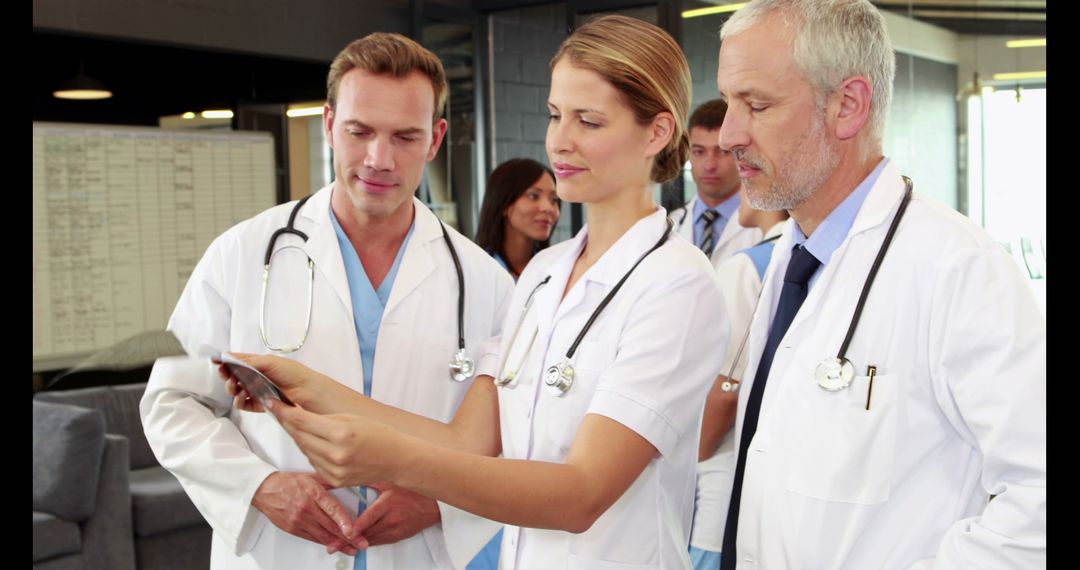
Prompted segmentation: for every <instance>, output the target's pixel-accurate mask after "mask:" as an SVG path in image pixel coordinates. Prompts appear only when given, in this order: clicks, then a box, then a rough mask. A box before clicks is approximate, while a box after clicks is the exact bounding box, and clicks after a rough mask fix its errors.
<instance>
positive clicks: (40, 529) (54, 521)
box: [34, 511, 82, 562]
mask: <svg viewBox="0 0 1080 570" xmlns="http://www.w3.org/2000/svg"><path fill="white" fill-rule="evenodd" d="M81 550H82V540H81V539H80V536H79V525H78V524H77V523H73V522H71V521H66V520H63V519H60V518H57V517H56V516H54V515H50V514H48V513H39V512H37V511H34V561H35V562H37V561H38V560H45V559H47V558H53V557H54V556H60V555H63V554H73V553H78V552H79V551H81Z"/></svg>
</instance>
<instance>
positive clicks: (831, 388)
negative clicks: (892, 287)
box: [720, 176, 914, 392]
mask: <svg viewBox="0 0 1080 570" xmlns="http://www.w3.org/2000/svg"><path fill="white" fill-rule="evenodd" d="M903 178H904V197H903V199H901V200H900V207H899V208H898V209H897V210H896V215H895V216H893V219H892V223H891V224H889V231H888V232H886V234H885V241H883V242H882V243H881V247H880V248H878V253H877V257H876V258H875V259H874V264H873V265H871V266H870V272H869V273H868V274H867V275H866V280H865V281H864V282H863V288H862V293H860V294H859V300H858V302H857V303H856V304H855V314H853V315H852V316H851V322H850V323H849V324H848V330H847V335H846V336H845V337H844V342H843V343H842V344H841V345H840V352H839V354H837V355H836V356H835V357H826V358H825V359H824V360H822V361H821V363H820V364H818V366H817V368H816V369H815V370H814V380H815V381H816V382H817V385H818V387H820V388H821V389H822V390H825V391H827V392H838V391H840V390H843V389H845V388H847V387H848V386H851V382H852V381H853V380H854V379H855V367H854V366H853V365H852V364H851V361H850V360H848V359H847V357H846V356H845V354H847V349H848V346H849V345H850V344H851V339H852V337H853V336H855V327H856V326H858V324H859V317H861V316H862V310H863V307H864V306H865V305H866V297H867V295H869V294H870V286H871V285H873V283H874V278H875V277H877V272H878V269H879V268H880V267H881V261H882V260H883V259H884V258H885V252H886V251H888V250H889V245H890V244H891V243H892V239H893V235H894V234H895V233H896V227H897V226H898V225H900V218H902V217H903V216H904V211H905V210H907V205H908V202H910V201H911V193H912V189H913V188H914V183H912V181H911V179H910V178H908V177H907V176H904V177H903ZM762 289H764V288H762ZM760 301H761V293H760V292H759V293H758V303H759V304H760ZM754 313H757V305H755V306H754ZM753 320H754V319H753V316H751V318H750V322H751V325H752V324H753ZM749 337H750V325H748V326H747V329H746V334H745V335H743V339H742V342H741V343H740V344H739V350H738V351H737V352H736V353H735V359H734V360H733V361H732V362H731V368H730V369H729V370H728V374H727V380H725V381H724V382H723V383H721V384H720V389H721V390H723V391H725V392H734V391H736V390H738V389H739V385H740V382H739V381H737V380H732V379H731V375H732V373H734V372H735V365H736V363H738V361H739V357H740V356H742V351H743V349H744V348H745V347H746V341H747V339H748V338H749Z"/></svg>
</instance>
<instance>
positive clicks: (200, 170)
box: [33, 122, 277, 372]
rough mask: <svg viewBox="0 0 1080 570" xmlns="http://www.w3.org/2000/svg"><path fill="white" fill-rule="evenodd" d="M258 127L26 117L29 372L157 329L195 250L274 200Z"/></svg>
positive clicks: (267, 144) (268, 152) (268, 154)
mask: <svg viewBox="0 0 1080 570" xmlns="http://www.w3.org/2000/svg"><path fill="white" fill-rule="evenodd" d="M273 145H274V141H273V138H272V137H271V135H270V134H269V133H256V132H244V133H237V132H226V131H216V132H208V131H195V130H190V131H189V130H175V131H167V130H162V129H158V128H151V127H117V126H103V125H76V124H63V123H43V122H35V123H34V205H33V213H34V222H33V224H34V226H33V227H34V236H33V239H34V277H33V279H34V291H33V294H34V325H33V342H34V371H35V372H37V371H39V370H49V369H56V368H65V367H68V366H71V365H73V364H74V363H75V362H77V361H78V360H80V359H82V358H83V357H85V356H88V355H89V354H92V353H93V352H95V351H98V350H100V349H103V348H106V347H108V346H110V345H112V344H114V343H116V342H118V341H120V340H123V339H125V338H127V337H130V336H132V335H135V334H138V333H141V332H145V331H150V330H158V329H163V328H165V325H166V322H167V321H168V318H169V315H170V314H171V313H172V310H173V307H174V306H175V305H176V301H177V300H178V299H179V298H180V292H181V291H183V289H184V285H185V284H186V283H187V279H188V276H189V275H191V271H192V270H193V269H194V268H195V264H196V263H197V262H198V260H199V259H200V258H201V257H202V254H203V252H204V251H206V248H207V247H208V246H209V245H210V242H211V241H213V239H214V238H215V237H217V236H218V235H219V234H220V233H222V232H223V231H225V230H226V229H228V228H229V227H231V226H232V225H234V224H236V223H237V222H239V221H241V220H244V219H246V218H249V217H251V216H252V215H254V214H256V213H258V212H260V211H262V210H265V209H266V208H269V207H271V206H273V205H274V204H275V203H276V196H277V193H276V188H275V182H274V154H273V152H274V146H273Z"/></svg>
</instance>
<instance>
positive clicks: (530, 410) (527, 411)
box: [525, 408, 532, 418]
mask: <svg viewBox="0 0 1080 570" xmlns="http://www.w3.org/2000/svg"><path fill="white" fill-rule="evenodd" d="M525 417H526V418H531V417H532V408H529V409H528V410H525Z"/></svg>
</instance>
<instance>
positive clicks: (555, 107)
mask: <svg viewBox="0 0 1080 570" xmlns="http://www.w3.org/2000/svg"><path fill="white" fill-rule="evenodd" d="M547 106H548V107H550V108H552V109H556V110H557V109H558V108H559V107H557V106H556V105H554V104H552V103H551V102H550V101H549V102H548V104H547ZM573 112H574V113H577V114H579V115H583V114H585V113H592V114H594V115H600V116H602V117H606V116H607V114H606V113H604V112H603V111H598V110H596V109H574V110H573Z"/></svg>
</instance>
